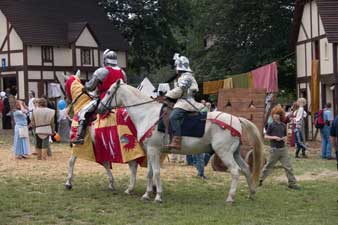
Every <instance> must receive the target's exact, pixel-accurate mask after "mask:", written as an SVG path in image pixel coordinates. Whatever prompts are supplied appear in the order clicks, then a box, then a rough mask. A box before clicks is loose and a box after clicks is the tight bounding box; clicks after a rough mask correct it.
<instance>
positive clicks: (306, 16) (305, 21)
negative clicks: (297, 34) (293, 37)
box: [302, 3, 311, 37]
mask: <svg viewBox="0 0 338 225" xmlns="http://www.w3.org/2000/svg"><path fill="white" fill-rule="evenodd" d="M302 23H303V25H304V28H305V31H306V33H307V35H309V37H310V35H311V28H310V27H311V19H310V3H307V4H305V6H304V11H303V17H302Z"/></svg>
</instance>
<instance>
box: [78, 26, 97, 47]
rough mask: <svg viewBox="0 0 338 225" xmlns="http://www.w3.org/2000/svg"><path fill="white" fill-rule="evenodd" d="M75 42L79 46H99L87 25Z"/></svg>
mask: <svg viewBox="0 0 338 225" xmlns="http://www.w3.org/2000/svg"><path fill="white" fill-rule="evenodd" d="M75 44H76V45H77V46H87V47H97V46H98V45H97V43H96V41H95V39H94V37H93V36H92V34H91V33H90V31H89V30H88V28H87V27H86V28H85V29H84V30H83V31H82V33H81V35H80V36H79V38H78V39H77V41H76V43H75Z"/></svg>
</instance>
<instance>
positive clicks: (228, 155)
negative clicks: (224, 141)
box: [216, 141, 240, 204]
mask: <svg viewBox="0 0 338 225" xmlns="http://www.w3.org/2000/svg"><path fill="white" fill-rule="evenodd" d="M238 145H239V141H235V142H233V144H232V145H231V146H230V148H224V147H223V146H222V148H221V149H220V150H218V151H216V153H217V155H218V156H219V157H220V159H221V160H222V161H223V163H224V165H225V166H226V167H227V168H228V170H229V171H230V173H231V178H232V179H231V185H230V191H229V194H228V197H227V199H226V202H227V203H230V204H231V203H233V202H234V201H235V195H236V190H237V184H238V181H239V175H240V168H239V166H238V165H237V163H236V161H235V159H234V152H235V151H236V149H237V148H238Z"/></svg>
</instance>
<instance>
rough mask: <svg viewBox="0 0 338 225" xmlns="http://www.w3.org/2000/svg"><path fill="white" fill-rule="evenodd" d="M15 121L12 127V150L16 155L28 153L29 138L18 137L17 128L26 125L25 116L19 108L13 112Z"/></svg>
mask: <svg viewBox="0 0 338 225" xmlns="http://www.w3.org/2000/svg"><path fill="white" fill-rule="evenodd" d="M13 118H14V122H15V128H14V144H13V150H14V153H15V155H16V156H20V155H28V154H29V153H30V152H29V138H20V136H19V128H21V127H27V116H26V114H25V113H23V112H22V111H21V110H16V111H15V112H14V113H13Z"/></svg>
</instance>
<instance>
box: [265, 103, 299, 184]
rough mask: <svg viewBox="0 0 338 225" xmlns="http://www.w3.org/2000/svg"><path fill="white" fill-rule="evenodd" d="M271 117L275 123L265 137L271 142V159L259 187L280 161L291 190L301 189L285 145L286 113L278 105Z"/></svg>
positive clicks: (269, 127)
mask: <svg viewBox="0 0 338 225" xmlns="http://www.w3.org/2000/svg"><path fill="white" fill-rule="evenodd" d="M271 115H272V118H273V122H272V123H271V124H270V125H269V126H268V129H267V131H266V134H265V136H264V138H265V139H267V140H270V146H271V150H270V157H269V160H268V162H267V163H266V164H265V166H264V168H263V171H262V174H261V178H260V181H259V186H262V185H263V181H264V180H265V179H266V178H267V176H268V175H269V174H270V173H271V171H272V169H273V167H274V165H275V164H276V163H277V162H278V161H280V162H281V164H282V167H283V168H284V170H285V172H286V176H287V178H288V187H289V188H291V189H299V188H300V187H299V186H298V185H297V184H296V182H297V181H296V178H295V176H294V174H293V169H292V165H291V160H290V156H289V152H288V148H287V147H286V145H285V142H286V139H287V133H286V132H287V131H286V125H285V124H284V123H283V122H282V121H284V117H285V112H284V110H283V109H282V108H281V107H280V106H279V105H277V106H275V107H274V108H273V109H272V111H271Z"/></svg>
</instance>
